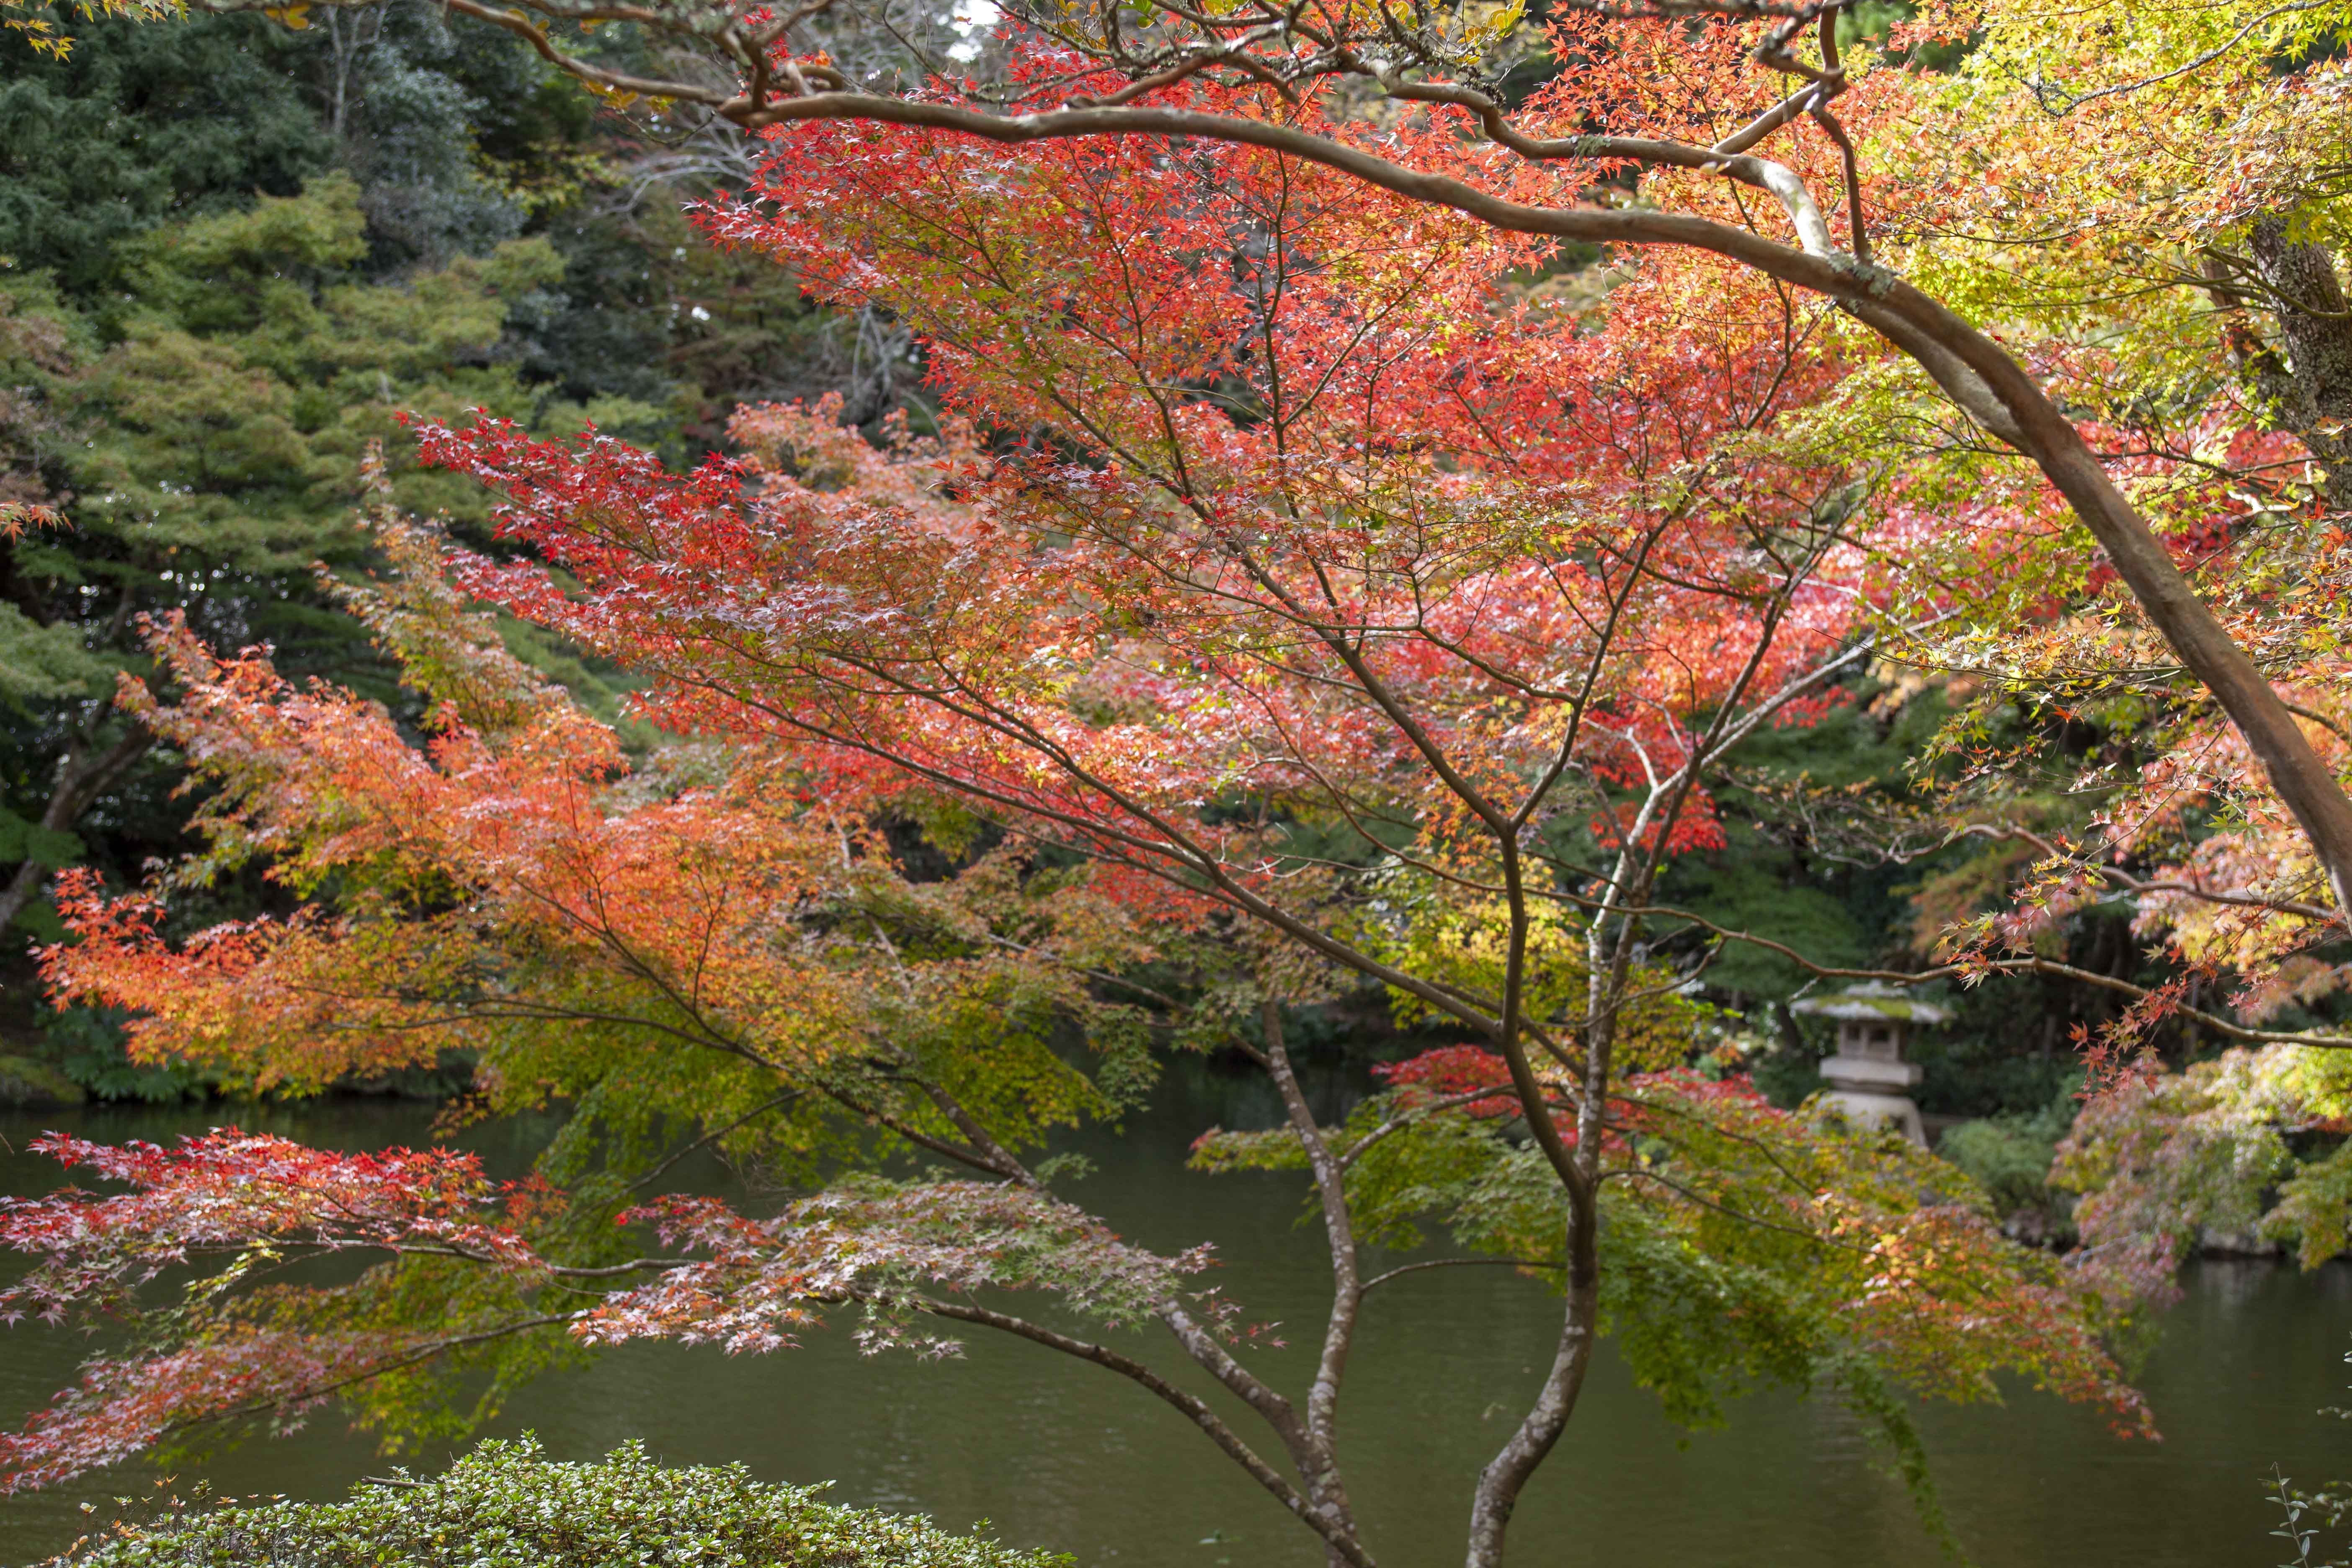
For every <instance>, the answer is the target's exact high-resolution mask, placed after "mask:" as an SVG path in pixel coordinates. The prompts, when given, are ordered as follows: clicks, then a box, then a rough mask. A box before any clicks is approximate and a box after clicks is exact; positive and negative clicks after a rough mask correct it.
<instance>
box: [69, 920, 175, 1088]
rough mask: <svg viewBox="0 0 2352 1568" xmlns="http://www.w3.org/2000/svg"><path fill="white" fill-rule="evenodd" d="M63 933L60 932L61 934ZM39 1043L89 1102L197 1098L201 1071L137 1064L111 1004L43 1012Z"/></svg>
mask: <svg viewBox="0 0 2352 1568" xmlns="http://www.w3.org/2000/svg"><path fill="white" fill-rule="evenodd" d="M60 934H62V932H60ZM42 1043H43V1046H44V1047H45V1052H46V1054H47V1058H48V1059H49V1062H50V1063H51V1064H54V1068H53V1070H55V1072H56V1073H57V1074H58V1077H60V1078H61V1079H64V1080H65V1081H66V1082H67V1083H68V1084H70V1085H72V1086H74V1098H76V1099H79V1098H80V1097H81V1095H82V1093H83V1092H84V1091H87V1092H88V1093H89V1096H90V1098H92V1099H94V1100H137V1101H141V1102H143V1103H146V1104H150V1105H170V1104H173V1103H174V1102H176V1101H179V1100H189V1099H200V1098H202V1097H203V1095H204V1093H205V1083H206V1079H205V1074H203V1073H202V1072H199V1071H197V1070H196V1069H195V1068H187V1067H181V1066H179V1065H177V1064H173V1063H160V1064H159V1063H152V1062H150V1063H141V1062H134V1061H132V1060H131V1054H130V1052H129V1051H128V1050H127V1049H126V1048H125V1047H124V1041H123V1034H122V1022H121V1016H120V1015H119V1014H117V1013H116V1012H115V1011H114V1010H112V1009H110V1008H101V1007H67V1008H63V1009H61V1010H58V1011H56V1012H51V1013H47V1014H46V1015H44V1027H43V1029H42Z"/></svg>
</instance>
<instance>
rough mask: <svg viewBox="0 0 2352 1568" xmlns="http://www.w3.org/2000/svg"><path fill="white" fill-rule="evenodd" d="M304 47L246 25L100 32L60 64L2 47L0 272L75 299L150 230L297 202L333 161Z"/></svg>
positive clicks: (93, 31) (232, 20)
mask: <svg viewBox="0 0 2352 1568" xmlns="http://www.w3.org/2000/svg"><path fill="white" fill-rule="evenodd" d="M311 47H312V45H311V43H310V41H309V40H307V39H304V38H303V37H301V36H300V35H299V34H295V33H289V32H288V31H287V30H286V29H285V28H283V27H279V26H274V25H272V24H271V23H269V22H268V21H266V20H264V19H263V18H262V17H259V16H196V17H193V18H191V19H190V20H188V21H186V22H184V23H183V24H180V25H178V26H170V27H156V26H141V25H139V24H137V23H135V22H105V23H99V24H96V25H93V26H89V27H88V28H87V29H86V30H84V31H83V32H82V36H81V37H80V39H79V44H78V47H76V48H75V49H74V50H73V51H72V53H71V54H70V55H69V56H68V58H65V59H63V60H58V59H52V58H44V57H42V56H40V55H38V54H37V52H36V51H35V50H33V49H32V48H31V47H28V46H27V45H26V43H25V42H24V41H22V40H21V39H19V38H17V37H16V36H14V35H13V34H7V33H0V127H5V131H0V257H5V258H9V259H10V263H11V264H12V265H13V266H14V267H15V268H17V269H18V270H19V271H22V272H31V271H36V270H44V269H46V270H48V271H51V272H54V273H55V274H56V276H57V278H58V282H59V283H60V284H61V285H62V286H63V287H64V288H66V289H68V291H69V292H72V293H75V294H81V293H84V292H87V291H89V290H93V289H100V288H103V287H105V286H106V285H108V284H109V283H110V281H112V280H113V279H114V278H115V277H116V275H117V274H116V268H117V265H118V264H117V252H116V247H117V246H118V245H120V244H121V242H122V241H124V240H126V239H129V238H131V237H134V236H137V235H139V234H141V233H143V232H145V231H146V230H147V229H149V228H151V227H152V226H155V225H156V224H158V223H162V222H163V221H165V220H167V219H172V218H179V219H183V220H184V219H186V218H188V217H191V216H201V215H204V214H206V213H211V212H217V211H222V210H226V209H229V208H233V207H235V206H237V205H242V204H244V203H245V202H247V201H249V200H250V199H251V198H252V195H253V194H254V193H255V192H263V193H266V194H268V195H280V196H290V195H294V194H295V192H296V191H298V190H299V189H300V188H301V185H302V182H303V181H305V180H307V179H309V178H310V177H311V176H313V175H314V174H319V173H320V172H321V171H323V170H324V169H325V168H326V167H327V165H328V163H329V160H330V157H331V153H332V143H331V141H330V139H329V137H328V136H327V134H326V132H325V130H324V128H323V127H322V126H320V123H319V121H318V117H317V115H316V113H315V112H314V111H313V110H312V109H311V107H310V103H309V102H308V101H307V98H308V94H307V92H306V90H305V88H304V84H303V83H302V81H301V80H300V79H299V77H298V76H297V75H296V74H295V71H296V69H297V68H298V67H299V62H300V59H301V57H303V56H304V55H306V54H307V53H309V52H310V48H311Z"/></svg>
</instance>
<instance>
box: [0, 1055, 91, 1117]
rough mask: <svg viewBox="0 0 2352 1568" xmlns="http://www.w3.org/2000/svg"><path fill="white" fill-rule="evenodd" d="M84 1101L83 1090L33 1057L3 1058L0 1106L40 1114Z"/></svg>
mask: <svg viewBox="0 0 2352 1568" xmlns="http://www.w3.org/2000/svg"><path fill="white" fill-rule="evenodd" d="M81 1098H82V1093H81V1088H80V1086H79V1085H78V1084H76V1083H74V1082H73V1081H72V1080H71V1079H68V1078H67V1077H66V1076H65V1074H63V1073H61V1072H59V1071H58V1070H57V1068H53V1067H49V1066H47V1064H45V1063H42V1062H37V1061H34V1060H33V1059H32V1058H29V1057H5V1056H0V1105H12V1106H21V1107H25V1108H27V1109H33V1110H38V1109H40V1108H42V1107H45V1106H51V1105H72V1104H75V1103H76V1102H78V1101H79V1100H80V1099H81Z"/></svg>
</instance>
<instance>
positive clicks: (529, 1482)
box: [52, 1436, 1071, 1568]
mask: <svg viewBox="0 0 2352 1568" xmlns="http://www.w3.org/2000/svg"><path fill="white" fill-rule="evenodd" d="M816 1490H817V1489H814V1488H806V1487H787V1486H770V1485H766V1484H763V1483H761V1482H759V1481H755V1480H753V1479H751V1475H750V1473H749V1472H748V1471H746V1470H745V1469H744V1468H743V1467H742V1466H740V1465H729V1466H727V1467H725V1468H718V1469H713V1468H688V1469H665V1468H662V1467H660V1466H659V1465H656V1464H655V1463H654V1462H653V1460H651V1459H650V1458H647V1457H646V1452H645V1449H644V1448H643V1447H642V1446H640V1445H637V1444H634V1443H633V1444H630V1445H628V1446H626V1447H622V1448H619V1449H616V1450H615V1451H614V1452H613V1453H612V1454H610V1455H608V1456H606V1457H605V1458H604V1461H603V1462H602V1463H601V1464H589V1465H571V1464H556V1463H553V1462H551V1461H550V1460H548V1459H547V1458H545V1457H544V1455H543V1453H542V1451H541V1448H540V1446H539V1444H538V1443H537V1442H536V1441H535V1440H534V1439H532V1438H531V1437H530V1436H525V1437H523V1438H522V1439H521V1440H520V1441H519V1442H513V1443H500V1442H488V1443H484V1444H482V1445H481V1446H479V1447H477V1448H475V1449H474V1451H473V1452H472V1453H470V1454H468V1455H467V1456H466V1457H465V1458H462V1459H460V1460H458V1461H457V1465H456V1466H455V1467H453V1468H451V1469H450V1471H449V1473H448V1474H446V1475H445V1476H442V1477H440V1478H438V1479H433V1480H425V1481H417V1480H413V1479H409V1478H407V1477H405V1476H403V1477H401V1478H399V1479H397V1480H396V1481H395V1482H394V1484H392V1485H388V1486H387V1485H383V1484H382V1483H377V1484H374V1485H372V1486H368V1487H363V1488H362V1489H359V1490H357V1491H355V1492H353V1493H352V1497H351V1498H350V1500H348V1501H344V1502H333V1503H297V1502H275V1503H269V1504H266V1505H257V1506H256V1505H247V1506H229V1507H223V1508H216V1509H212V1510H203V1511H196V1510H190V1511H187V1512H184V1513H179V1514H174V1515H172V1516H170V1517H168V1518H166V1519H163V1520H161V1521H155V1522H153V1523H149V1524H144V1525H137V1526H125V1527H122V1532H121V1534H120V1535H118V1536H117V1537H116V1538H115V1539H113V1540H110V1541H108V1542H104V1543H103V1544H101V1545H100V1546H98V1548H97V1549H96V1550H95V1551H90V1552H86V1553H84V1554H82V1555H79V1556H76V1557H75V1558H74V1559H73V1564H74V1568H249V1565H250V1564H254V1563H269V1564H272V1565H273V1568H395V1565H396V1568H614V1565H616V1564H623V1563H625V1564H630V1565H632V1568H673V1565H675V1568H687V1565H688V1564H691V1565H692V1568H1066V1565H1067V1564H1068V1563H1070V1561H1071V1560H1070V1559H1069V1558H1067V1557H1060V1556H1052V1555H1045V1554H1041V1553H1038V1552H1021V1551H1015V1550H1014V1549H1013V1548H1011V1547H1006V1546H999V1545H995V1544H992V1543H991V1542H985V1541H981V1540H977V1539H975V1538H973V1537H971V1536H965V1535H950V1534H949V1533H948V1532H947V1531H942V1530H940V1529H937V1528H935V1527H934V1526H933V1525H932V1524H931V1523H930V1522H929V1521H927V1520H921V1519H904V1518H898V1517H894V1516H892V1515H889V1514H884V1513H873V1512H869V1511H866V1510H862V1509H850V1508H839V1507H835V1506H834V1505H832V1504H828V1503H824V1502H820V1501H817V1500H816ZM52 1561H53V1563H58V1564H62V1563H64V1562H65V1559H62V1558H59V1559H53V1560H52Z"/></svg>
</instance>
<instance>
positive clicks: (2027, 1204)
mask: <svg viewBox="0 0 2352 1568" xmlns="http://www.w3.org/2000/svg"><path fill="white" fill-rule="evenodd" d="M2073 1121H2074V1095H2073V1093H2072V1091H2071V1089H2070V1091H2069V1092H2067V1093H2065V1094H2062V1095H2061V1096H2059V1097H2058V1098H2057V1099H2055V1100H2052V1101H2051V1103H2050V1104H2049V1105H2047V1106H2045V1107H2043V1108H2042V1110H2037V1111H2034V1112H2032V1114H2030V1115H2014V1114H2012V1115H2008V1116H1994V1117H1988V1118H1987V1119H1985V1120H1984V1121H1963V1122H1961V1123H1960V1124H1959V1125H1958V1126H1957V1127H1954V1128H1951V1129H1949V1130H1948V1131H1946V1132H1945V1134H1944V1136H1943V1137H1942V1139H1940V1140H1939V1141H1938V1142H1937V1145H1936V1152H1937V1153H1938V1154H1941V1155H1942V1156H1943V1157H1944V1158H1945V1159H1947V1160H1949V1161H1950V1162H1951V1163H1953V1164H1955V1165H1958V1167H1959V1168H1960V1169H1961V1170H1963V1171H1966V1172H1967V1173H1969V1175H1970V1176H1973V1177H1974V1178H1975V1179H1976V1183H1977V1185H1979V1186H1980V1187H1982V1188H1983V1189H1984V1190H1985V1195H1986V1196H1988V1197H1990V1199H1992V1206H1993V1212H1994V1213H1996V1214H1998V1215H2000V1217H2001V1220H2002V1226H2003V1228H2004V1229H2006V1230H2008V1231H2009V1232H2010V1234H2011V1235H2012V1236H2017V1237H2020V1238H2021V1239H2023V1240H2029V1241H2035V1242H2044V1241H2064V1240H2067V1239H2070V1238H2071V1236H2072V1231H2073V1226H2072V1224H2071V1213H2072V1209H2073V1205H2072V1203H2071V1202H2070V1200H2069V1199H2068V1197H2067V1195H2066V1194H2063V1193H2060V1192H2057V1191H2055V1190H2053V1188H2052V1187H2051V1185H2050V1165H2051V1162H2052V1161H2053V1159H2055V1158H2056V1155H2057V1151H2058V1142H2059V1140H2061V1139H2062V1138H2063V1137H2065V1136H2066V1131H2067V1128H2068V1127H2069V1125H2071V1124H2072V1122H2073Z"/></svg>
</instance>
